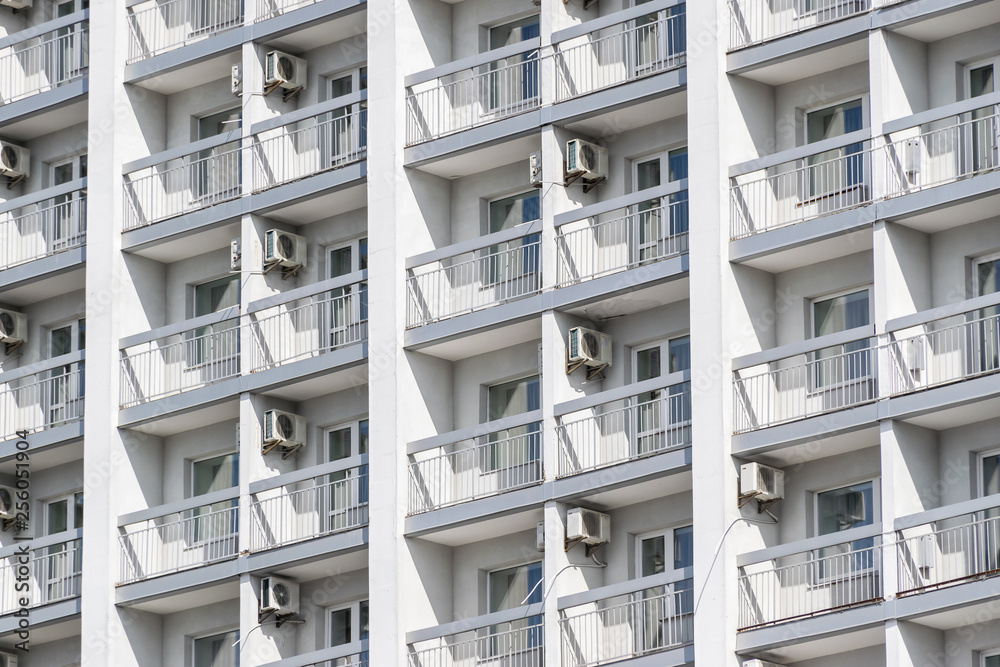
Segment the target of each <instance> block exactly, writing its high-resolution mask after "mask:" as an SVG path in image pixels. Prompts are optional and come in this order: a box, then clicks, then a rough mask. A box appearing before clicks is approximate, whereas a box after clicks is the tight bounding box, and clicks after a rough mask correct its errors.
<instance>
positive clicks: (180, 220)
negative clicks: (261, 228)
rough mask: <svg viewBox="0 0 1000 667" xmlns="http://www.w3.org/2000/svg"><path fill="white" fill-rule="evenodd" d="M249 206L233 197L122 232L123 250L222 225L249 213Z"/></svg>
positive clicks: (143, 246) (131, 249) (135, 248)
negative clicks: (213, 204)
mask: <svg viewBox="0 0 1000 667" xmlns="http://www.w3.org/2000/svg"><path fill="white" fill-rule="evenodd" d="M248 208H249V207H248V206H246V205H245V203H244V200H243V199H240V198H237V199H231V200H229V201H226V202H222V203H220V204H216V205H215V206H208V207H206V208H202V209H198V210H197V211H192V212H191V213H186V214H184V215H178V216H176V217H173V218H167V219H166V220H161V221H159V222H154V223H152V224H150V225H146V226H145V227H138V228H136V229H131V230H128V231H126V232H122V250H123V251H124V252H135V251H137V250H141V249H143V248H146V247H149V246H152V245H156V244H157V243H162V242H163V241H167V240H173V239H174V238H180V237H184V236H190V235H191V234H196V233H198V232H203V231H205V230H208V229H213V228H215V227H221V226H223V225H226V224H229V223H231V222H235V221H236V220H237V219H239V217H240V216H241V215H242V214H243V213H246V212H247V210H248Z"/></svg>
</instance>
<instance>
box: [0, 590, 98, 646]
mask: <svg viewBox="0 0 1000 667" xmlns="http://www.w3.org/2000/svg"><path fill="white" fill-rule="evenodd" d="M81 606H82V605H81V600H80V597H79V596H77V597H75V598H70V599H69V600H63V601H61V602H53V603H50V604H46V605H42V606H40V607H32V608H31V610H30V611H29V612H28V621H29V623H30V624H31V625H30V628H40V627H43V626H46V625H52V624H53V623H61V622H63V621H68V620H70V619H71V618H77V617H79V616H80V609H81ZM19 620H20V619H19V618H18V617H17V616H14V615H12V614H8V615H7V616H4V617H2V618H0V637H4V636H7V635H11V634H13V633H15V632H17V631H18V630H19V629H20V628H19V627H18V621H19Z"/></svg>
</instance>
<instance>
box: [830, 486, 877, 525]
mask: <svg viewBox="0 0 1000 667" xmlns="http://www.w3.org/2000/svg"><path fill="white" fill-rule="evenodd" d="M873 503H874V487H873V484H872V482H863V483H861V484H854V485H852V486H845V487H844V488H841V489H834V490H833V491H825V492H823V493H820V494H817V496H816V507H817V514H818V525H817V530H818V533H819V534H820V535H828V534H830V533H837V532H840V531H843V530H850V529H851V528H856V527H857V526H870V525H871V524H872V522H873V520H874V507H873Z"/></svg>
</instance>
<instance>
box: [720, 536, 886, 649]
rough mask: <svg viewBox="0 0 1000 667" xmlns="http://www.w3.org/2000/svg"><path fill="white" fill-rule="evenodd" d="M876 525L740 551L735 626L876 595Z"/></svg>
mask: <svg viewBox="0 0 1000 667" xmlns="http://www.w3.org/2000/svg"><path fill="white" fill-rule="evenodd" d="M880 530H881V526H865V527H863V528H853V529H851V530H848V531H843V532H840V533H834V534H832V535H823V536H821V537H818V538H812V539H809V540H804V541H802V542H798V543H792V544H789V545H785V546H783V547H777V548H772V549H765V550H764V551H762V552H757V553H751V554H746V555H744V556H741V557H740V558H739V559H738V563H739V567H740V575H739V591H740V612H739V629H740V630H746V629H749V628H756V627H760V626H764V625H771V624H773V623H780V622H784V621H791V620H794V619H801V618H806V617H810V616H816V615H818V614H824V613H828V612H833V611H842V610H844V609H847V608H850V607H856V606H859V605H863V604H868V603H871V602H877V601H879V600H881V599H882V576H881V572H882V545H881V541H880V540H881V536H880V534H879V532H880ZM762 556H763V557H762Z"/></svg>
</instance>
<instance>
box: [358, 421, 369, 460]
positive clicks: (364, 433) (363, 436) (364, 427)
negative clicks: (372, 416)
mask: <svg viewBox="0 0 1000 667" xmlns="http://www.w3.org/2000/svg"><path fill="white" fill-rule="evenodd" d="M367 453H368V420H367V419H362V420H361V421H360V422H358V454H367Z"/></svg>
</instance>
